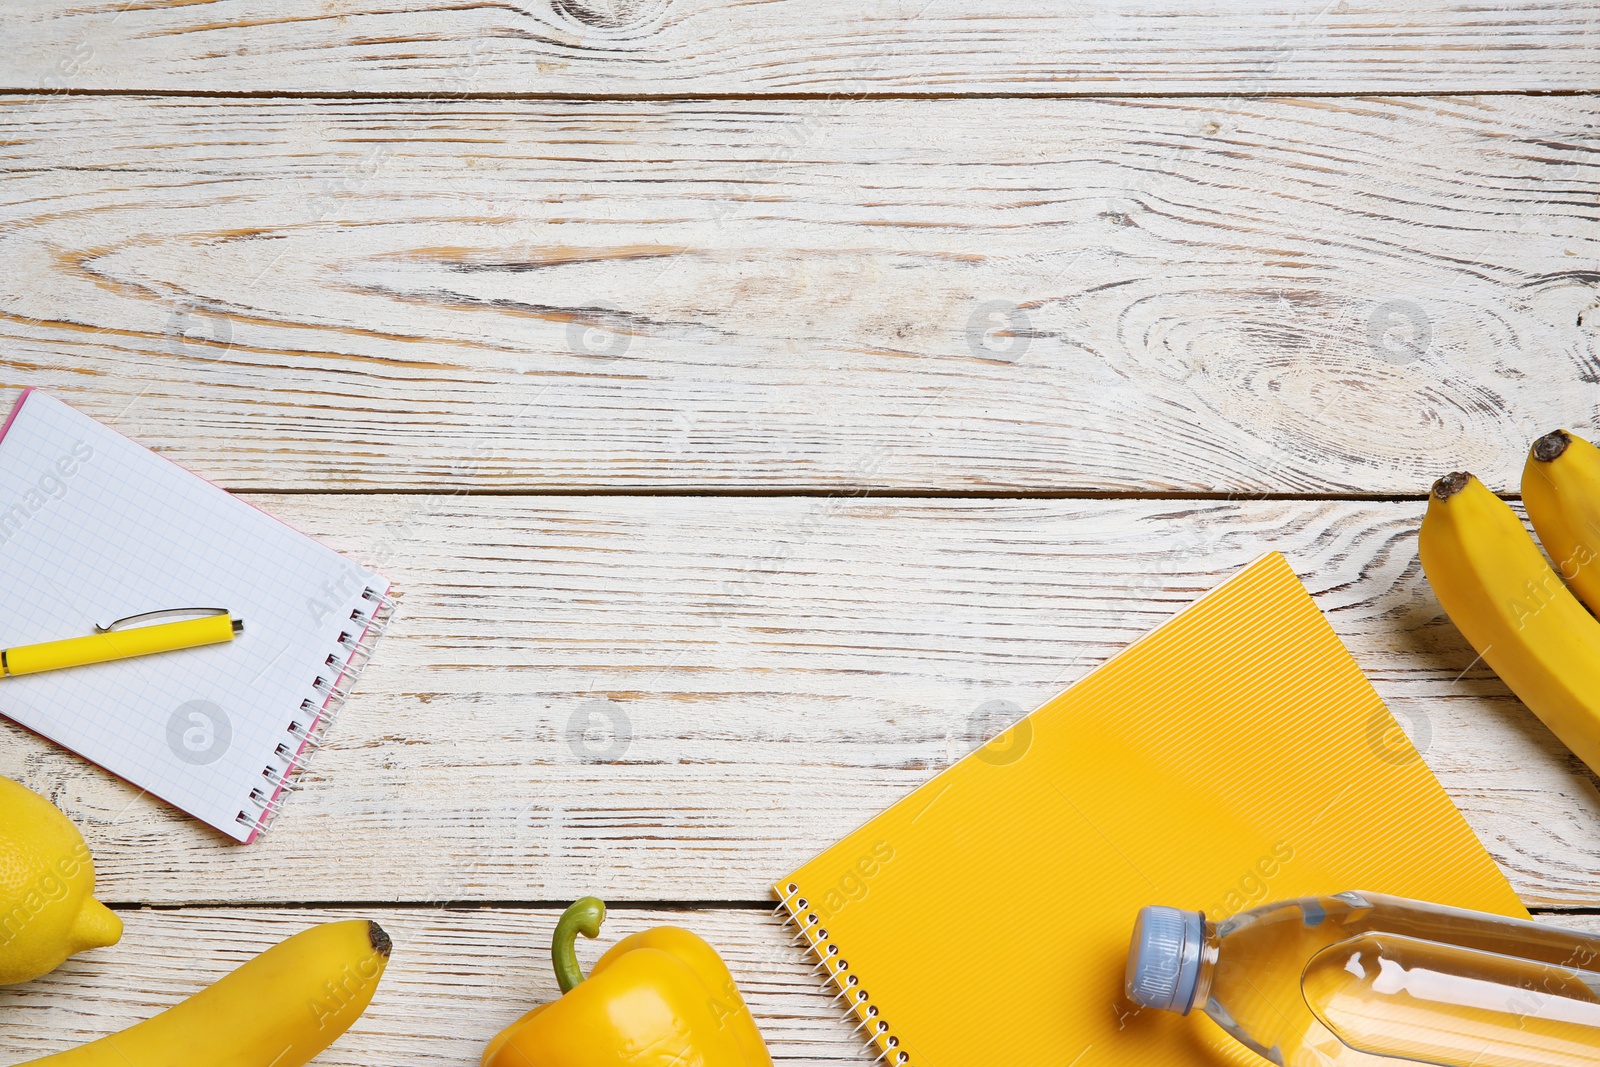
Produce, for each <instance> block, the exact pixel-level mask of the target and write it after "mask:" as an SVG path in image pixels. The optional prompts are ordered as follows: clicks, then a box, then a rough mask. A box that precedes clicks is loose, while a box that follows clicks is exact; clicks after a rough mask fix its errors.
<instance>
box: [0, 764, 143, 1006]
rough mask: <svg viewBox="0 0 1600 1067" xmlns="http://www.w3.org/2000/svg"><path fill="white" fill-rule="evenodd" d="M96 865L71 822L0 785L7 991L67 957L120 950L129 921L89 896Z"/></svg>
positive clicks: (1, 946) (0, 933)
mask: <svg viewBox="0 0 1600 1067" xmlns="http://www.w3.org/2000/svg"><path fill="white" fill-rule="evenodd" d="M93 891H94V860H93V859H91V858H90V856H89V846H87V845H85V844H84V843H83V835H82V834H80V833H78V828H77V827H76V826H74V825H72V820H70V819H68V818H67V817H66V816H65V815H63V814H61V812H60V811H59V810H58V809H57V808H56V806H55V805H54V804H52V803H50V802H49V801H48V800H46V799H45V798H44V797H42V796H40V795H39V794H37V793H35V792H33V791H32V790H30V789H28V788H26V787H25V786H21V785H18V784H17V783H16V782H13V781H12V780H11V779H9V778H0V985H9V984H11V983H12V982H26V981H28V980H29V979H30V978H37V977H39V976H40V975H41V974H47V973H49V972H50V971H53V970H55V969H56V968H57V967H59V966H60V965H61V961H62V960H65V959H66V958H67V957H68V956H71V955H74V954H76V953H79V952H82V951H84V950H85V949H91V948H99V947H101V946H102V945H114V944H116V942H117V939H118V938H120V937H121V936H122V920H121V919H119V918H117V917H116V916H115V915H114V914H112V912H111V910H110V909H109V908H107V907H106V906H105V905H104V904H102V903H100V902H99V901H98V900H96V899H94V897H92V896H90V894H91V893H92V892H93Z"/></svg>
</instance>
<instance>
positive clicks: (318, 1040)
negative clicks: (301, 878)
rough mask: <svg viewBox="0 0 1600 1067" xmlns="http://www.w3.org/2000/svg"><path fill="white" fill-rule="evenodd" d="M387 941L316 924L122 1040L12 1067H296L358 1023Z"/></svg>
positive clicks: (347, 927) (350, 928) (368, 927)
mask: <svg viewBox="0 0 1600 1067" xmlns="http://www.w3.org/2000/svg"><path fill="white" fill-rule="evenodd" d="M389 949H390V942H389V935H388V934H386V933H384V932H383V928H382V927H380V926H379V925H378V924H377V923H373V922H365V921H362V920H359V919H356V920H350V921H346V922H335V923H323V924H322V925H320V926H313V927H311V929H309V930H303V931H301V932H300V933H298V934H295V935H294V936H293V937H291V938H289V939H288V940H286V941H283V942H280V943H279V944H277V945H274V946H273V947H271V948H269V949H267V950H266V951H265V952H263V953H261V955H259V956H257V957H256V958H255V959H253V960H250V961H249V962H247V963H245V964H244V965H243V966H241V967H240V968H239V969H238V970H236V971H234V972H232V973H231V974H228V975H225V976H224V977H223V978H221V979H219V980H218V981H217V982H216V983H215V984H214V985H212V986H210V987H209V988H207V989H202V990H201V991H200V992H198V993H196V994H195V995H194V996H192V997H190V998H189V999H188V1000H185V1001H183V1002H181V1003H179V1004H175V1005H173V1006H172V1007H170V1008H168V1009H167V1010H166V1011H164V1012H162V1013H161V1014H160V1015H157V1016H155V1017H153V1018H150V1019H146V1020H145V1021H144V1022H142V1023H139V1024H137V1025H135V1026H130V1027H128V1029H126V1030H123V1031H122V1032H121V1033H116V1034H112V1035H111V1036H110V1037H102V1038H101V1039H100V1040H98V1041H91V1042H89V1043H88V1044H87V1045H79V1046H78V1047H77V1048H72V1049H68V1050H67V1051H65V1052H58V1053H56V1054H55V1055H53V1056H46V1057H44V1058H43V1059H38V1060H30V1061H29V1062H28V1063H26V1064H22V1065H20V1067H301V1065H302V1064H304V1063H306V1062H307V1061H308V1060H310V1059H311V1058H312V1057H313V1056H315V1055H316V1054H317V1053H319V1052H321V1051H322V1050H323V1049H325V1048H327V1047H328V1046H329V1045H331V1044H332V1043H333V1041H334V1039H335V1038H337V1037H338V1036H339V1035H340V1034H342V1033H344V1032H345V1031H346V1030H347V1029H349V1028H350V1024H351V1023H353V1022H355V1021H356V1020H357V1019H359V1018H360V1017H361V1013H362V1012H363V1011H365V1010H366V1008H367V1003H368V1002H369V1001H370V1000H372V993H373V990H374V989H376V988H377V985H378V979H379V978H381V977H382V976H383V970H384V967H385V966H386V965H387V964H388V962H389Z"/></svg>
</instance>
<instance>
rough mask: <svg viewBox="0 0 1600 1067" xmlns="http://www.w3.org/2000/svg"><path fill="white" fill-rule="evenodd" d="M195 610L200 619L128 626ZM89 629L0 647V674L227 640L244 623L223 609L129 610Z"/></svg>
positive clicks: (189, 613)
mask: <svg viewBox="0 0 1600 1067" xmlns="http://www.w3.org/2000/svg"><path fill="white" fill-rule="evenodd" d="M196 612H204V613H205V614H204V615H203V616H202V617H201V618H197V619H184V620H182V621H180V622H163V623H156V624H155V625H143V626H139V625H134V626H129V624H130V623H140V622H146V623H148V621H149V620H151V619H160V618H166V617H169V616H172V615H194V614H195V613H196ZM123 627H128V628H127V629H123ZM94 629H95V632H94V633H92V634H89V635H86V636H84V637H69V638H67V639H66V640H64V641H45V642H42V643H40V644H37V645H18V646H17V647H16V648H7V649H0V674H3V676H4V677H7V678H10V677H11V676H13V675H18V674H38V673H39V672H40V671H54V670H59V669H61V668H62V667H82V666H85V665H87V664H90V663H105V662H108V661H110V660H117V659H132V658H133V657H135V656H148V655H150V654H152V653H154V652H175V651H177V650H178V649H180V648H198V647H200V646H201V645H215V644H220V643H222V642H223V641H232V640H233V639H234V637H235V636H237V635H238V634H241V633H243V632H244V622H243V621H241V620H239V619H235V618H233V617H232V616H231V615H230V614H229V613H228V609H227V608H168V609H166V610H164V611H147V612H145V613H144V614H143V615H130V616H128V617H127V618H126V619H118V620H117V621H116V622H113V623H108V624H106V625H104V626H98V625H97V626H96V627H95V628H94Z"/></svg>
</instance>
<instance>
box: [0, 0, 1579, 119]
mask: <svg viewBox="0 0 1600 1067" xmlns="http://www.w3.org/2000/svg"><path fill="white" fill-rule="evenodd" d="M4 14H5V17H4V18H3V19H0V36H4V38H5V39H6V40H7V42H8V47H7V48H6V50H5V52H4V55H3V62H0V85H4V86H8V87H16V88H27V89H43V90H47V91H61V90H71V89H181V90H189V91H195V90H199V91H222V92H238V91H254V92H280V91H285V90H288V91H302V92H304V91H310V92H351V91H357V92H378V93H397V92H403V93H428V94H441V95H453V94H461V93H581V94H669V95H680V96H681V95H691V94H705V93H729V94H751V93H802V92H803V93H844V94H860V93H886V92H887V93H915V94H936V93H972V92H982V93H1007V94H1019V93H1083V92H1094V93H1105V92H1166V93H1174V92H1265V91H1280V92H1282V91H1295V92H1328V91H1336V92H1350V91H1357V92H1363V91H1375V90H1392V91H1399V90H1422V91H1474V90H1486V89H1497V90H1529V89H1539V90H1560V89H1569V90H1588V89H1592V88H1593V87H1594V85H1595V83H1596V75H1597V73H1600V63H1597V59H1596V55H1597V52H1596V48H1595V30H1594V23H1593V20H1592V18H1591V15H1592V11H1591V9H1590V8H1589V7H1587V6H1585V5H1583V4H1581V3H1579V2H1578V0H1554V2H1550V3H1534V2H1532V0H1511V2H1508V3H1505V4H1501V5H1497V6H1495V7H1494V8H1492V9H1488V8H1482V7H1469V6H1464V5H1452V4H1445V3H1438V2H1427V0H1339V2H1338V3H1327V2H1326V0H1285V2H1282V3H1275V4H1251V3H1247V2H1239V0H1236V2H1234V3H1231V4H1207V3H1202V2H1200V0H1167V2H1165V3H1159V4H1148V3H1147V4H1137V3H1134V2H1132V0H1111V2H1109V3H1099V4H1095V5H1094V6H1093V7H1092V8H1091V7H1089V6H1086V5H1082V4H1052V3H1049V2H1048V0H1026V2H1023V3H1014V4H1007V5H1005V6H1004V8H999V7H983V6H981V5H970V4H959V3H956V2H954V0H890V2H888V3H878V4H874V5H872V7H871V8H870V9H867V10H863V9H862V8H860V7H859V6H857V5H851V4H846V3H843V2H841V0H832V2H829V3H818V2H816V0H812V2H810V3H803V2H800V0H776V2H766V3H760V4H735V3H729V2H727V0H676V2H673V3H668V2H667V0H623V2H610V0H603V2H602V0H523V2H519V3H517V4H515V5H459V4H450V3H448V2H446V0H410V2H406V3H396V4H386V5H381V6H372V5H359V4H355V3H351V2H348V0H343V2H335V3H328V2H326V0H285V2H282V3H278V4H275V5H274V6H273V7H272V8H271V10H270V11H265V12H264V11H263V10H262V9H260V8H259V7H256V6H254V5H251V4H248V3H246V2H244V0H213V2H209V3H205V4H166V3H161V4H154V3H133V2H132V0H128V2H118V3H111V4H86V3H79V2H63V0H12V2H11V3H8V4H7V5H6V8H5V13H4Z"/></svg>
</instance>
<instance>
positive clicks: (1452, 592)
mask: <svg viewBox="0 0 1600 1067" xmlns="http://www.w3.org/2000/svg"><path fill="white" fill-rule="evenodd" d="M1522 501H1523V505H1524V507H1525V508H1526V509H1527V512H1528V518H1529V519H1530V520H1531V521H1532V522H1533V528H1534V530H1535V531H1537V532H1538V534H1539V539H1540V540H1541V541H1543V542H1544V547H1545V551H1546V552H1548V553H1549V555H1550V559H1551V560H1553V561H1554V562H1555V566H1553V567H1552V566H1551V564H1550V563H1549V562H1547V561H1546V559H1545V555H1544V553H1542V552H1540V551H1539V546H1538V545H1537V544H1535V543H1534V540H1533V538H1531V537H1529V536H1528V532H1527V530H1526V529H1524V527H1523V525H1522V521H1521V520H1520V519H1519V518H1517V514H1516V512H1514V511H1512V510H1511V506H1510V505H1509V504H1507V503H1506V502H1505V501H1503V500H1501V499H1500V498H1499V497H1497V496H1495V495H1494V493H1492V492H1490V491H1489V490H1488V489H1487V488H1486V487H1485V486H1484V485H1483V483H1482V482H1480V481H1478V480H1477V479H1476V478H1474V477H1473V476H1472V475H1470V474H1464V473H1455V474H1449V475H1446V476H1445V477H1443V478H1440V479H1439V480H1438V481H1437V482H1435V483H1434V485H1433V491H1432V492H1431V493H1430V494H1429V496H1428V512H1427V515H1426V517H1425V518H1424V519H1423V520H1422V537H1421V549H1422V569H1423V571H1424V572H1425V573H1426V574H1427V576H1428V581H1429V583H1430V584H1431V585H1432V586H1433V591H1434V593H1435V594H1436V595H1437V596H1438V597H1439V603H1441V604H1442V605H1444V609H1445V611H1446V612H1448V613H1449V615H1450V619H1451V621H1452V622H1454V623H1455V624H1456V626H1457V628H1458V629H1460V631H1461V632H1462V634H1463V635H1464V636H1465V637H1466V638H1467V640H1468V641H1470V642H1471V643H1472V647H1473V648H1475V649H1477V650H1478V653H1479V655H1481V656H1482V657H1483V659H1484V661H1485V662H1486V663H1488V664H1489V666H1490V667H1492V668H1494V671H1495V673H1496V674H1498V675H1499V676H1500V677H1501V679H1502V680H1503V681H1504V682H1505V683H1506V684H1507V685H1508V686H1510V687H1511V689H1512V691H1513V692H1515V693H1516V694H1517V696H1519V697H1521V698H1522V702H1523V703H1525V704H1527V705H1528V707H1529V709H1531V710H1532V711H1533V713H1534V714H1535V715H1537V716H1539V718H1540V719H1542V720H1543V721H1544V724H1545V725H1546V726H1548V727H1549V728H1550V730H1551V732H1552V733H1554V734H1555V735H1556V736H1557V737H1558V738H1560V739H1561V741H1562V743H1564V744H1565V745H1566V746H1567V747H1568V748H1570V749H1571V750H1572V751H1573V752H1575V753H1576V754H1577V755H1578V757H1579V758H1580V759H1582V760H1583V762H1585V763H1587V764H1588V765H1589V767H1590V769H1591V770H1593V771H1594V772H1595V773H1597V774H1600V621H1596V619H1595V617H1594V615H1592V614H1590V612H1591V611H1600V449H1597V448H1595V446H1594V445H1592V444H1590V443H1589V442H1588V441H1585V440H1583V439H1582V438H1580V437H1576V436H1574V435H1572V434H1570V433H1568V432H1567V431H1565V430H1556V431H1555V432H1554V433H1548V434H1545V435H1544V436H1543V437H1541V438H1539V439H1538V440H1537V441H1535V442H1534V443H1533V448H1532V449H1531V450H1530V451H1529V453H1528V460H1527V464H1526V465H1525V466H1524V468H1523V472H1522ZM1569 587H1570V588H1569ZM1574 593H1576V594H1577V595H1576V596H1574V595H1573V594H1574ZM1579 597H1581V598H1582V602H1581V603H1580V602H1579ZM1585 604H1587V605H1588V608H1587V609H1586V608H1585V607H1584V605H1585Z"/></svg>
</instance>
